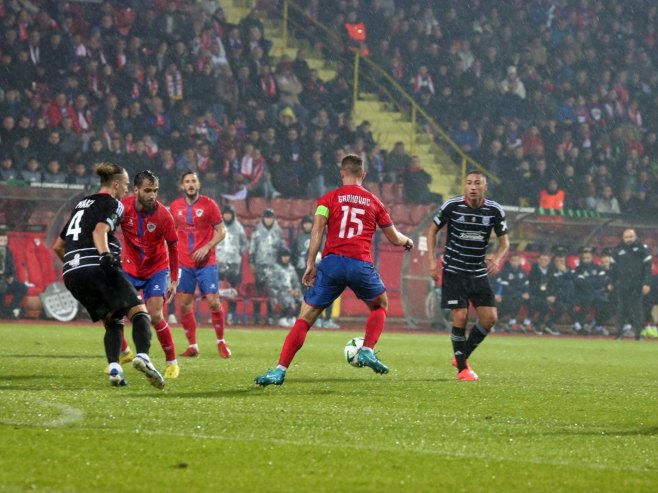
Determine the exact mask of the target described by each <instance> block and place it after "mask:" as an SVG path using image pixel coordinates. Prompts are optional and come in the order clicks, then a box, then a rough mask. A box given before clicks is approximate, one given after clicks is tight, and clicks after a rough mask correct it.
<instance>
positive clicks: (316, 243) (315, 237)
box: [302, 206, 329, 286]
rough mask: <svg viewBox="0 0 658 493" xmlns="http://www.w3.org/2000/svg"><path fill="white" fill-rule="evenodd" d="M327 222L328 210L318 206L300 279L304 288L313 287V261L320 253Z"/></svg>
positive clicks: (314, 271)
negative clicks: (303, 270)
mask: <svg viewBox="0 0 658 493" xmlns="http://www.w3.org/2000/svg"><path fill="white" fill-rule="evenodd" d="M328 221H329V209H327V208H326V207H325V206H319V207H318V210H317V211H316V212H315V217H314V218H313V229H311V241H310V244H309V247H308V257H307V259H306V271H305V272H304V276H303V277H302V283H303V284H304V285H305V286H313V282H314V281H315V273H316V270H315V259H316V257H317V255H318V252H319V251H320V246H321V245H322V239H323V238H324V228H326V227H327V222H328Z"/></svg>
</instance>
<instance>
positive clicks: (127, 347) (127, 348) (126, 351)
mask: <svg viewBox="0 0 658 493" xmlns="http://www.w3.org/2000/svg"><path fill="white" fill-rule="evenodd" d="M129 352H130V346H126V350H125V351H121V354H128V353H129Z"/></svg>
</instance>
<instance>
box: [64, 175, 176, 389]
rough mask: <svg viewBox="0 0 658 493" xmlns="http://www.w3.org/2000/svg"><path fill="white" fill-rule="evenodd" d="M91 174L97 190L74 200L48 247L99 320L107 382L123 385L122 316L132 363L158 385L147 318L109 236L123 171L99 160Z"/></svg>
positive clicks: (119, 210)
mask: <svg viewBox="0 0 658 493" xmlns="http://www.w3.org/2000/svg"><path fill="white" fill-rule="evenodd" d="M96 174H97V175H98V176H100V179H101V188H100V190H99V192H98V193H96V194H94V195H89V196H87V197H85V198H83V199H82V200H80V201H79V202H78V203H77V205H76V206H75V208H74V210H73V212H72V213H71V218H70V219H69V220H68V222H67V223H66V224H65V225H64V228H63V229H62V232H61V233H60V235H59V237H58V238H57V240H56V241H55V245H54V247H53V249H54V250H55V253H56V254H57V256H58V257H59V258H60V259H61V260H62V261H63V262H64V284H65V285H66V287H67V288H68V289H69V291H71V294H73V296H74V297H75V298H76V299H77V300H78V301H79V302H80V303H82V304H83V305H84V307H85V308H86V309H87V311H88V312H89V315H90V316H91V318H92V320H93V321H94V322H97V321H98V320H103V323H104V325H105V338H104V344H105V355H106V357H107V362H108V363H109V364H110V368H109V374H110V383H111V384H112V385H114V386H124V385H126V380H125V378H124V375H123V369H122V368H121V365H120V364H119V353H120V350H121V340H122V338H123V317H124V316H127V317H128V318H129V319H130V321H131V322H132V328H133V340H134V342H135V346H136V348H137V355H136V356H135V359H134V360H133V366H134V367H135V368H136V369H137V370H139V371H141V372H143V373H144V374H146V377H147V378H148V379H149V381H150V382H151V384H152V385H153V386H155V387H157V388H160V389H161V388H164V385H165V381H164V379H163V378H162V375H160V373H159V372H158V370H156V369H155V367H154V366H153V364H152V363H151V360H150V359H149V356H148V352H149V349H150V346H151V327H150V322H151V319H150V317H149V315H148V312H147V310H146V306H145V305H144V303H143V302H142V300H141V299H140V298H139V296H138V295H137V291H136V290H135V288H134V287H133V285H132V284H130V282H129V281H128V279H126V277H125V276H124V275H123V272H122V271H121V259H120V254H121V245H120V244H119V242H118V241H117V239H116V238H115V236H114V232H115V231H116V228H117V226H118V225H119V224H120V223H121V219H122V217H123V212H124V207H123V204H122V203H121V202H119V201H120V200H121V199H122V198H123V197H124V196H125V195H126V192H127V191H128V183H129V180H128V173H126V170H124V169H123V168H122V167H121V166H117V165H116V164H113V163H101V164H99V165H98V167H97V168H96Z"/></svg>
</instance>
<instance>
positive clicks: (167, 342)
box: [121, 171, 180, 378]
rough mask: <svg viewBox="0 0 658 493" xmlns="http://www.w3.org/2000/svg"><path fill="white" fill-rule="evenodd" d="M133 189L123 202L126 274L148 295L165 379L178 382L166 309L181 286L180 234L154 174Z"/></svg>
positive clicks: (138, 179)
mask: <svg viewBox="0 0 658 493" xmlns="http://www.w3.org/2000/svg"><path fill="white" fill-rule="evenodd" d="M133 185H134V188H133V192H134V195H133V196H131V197H126V198H124V199H123V200H122V203H123V206H124V211H125V212H124V218H123V222H122V223H121V230H122V232H123V239H124V246H125V255H124V257H123V262H122V266H123V271H124V273H125V275H126V277H127V278H128V280H129V281H130V282H131V283H132V285H133V286H135V289H137V290H138V291H140V290H141V291H142V292H143V293H144V300H145V302H146V308H147V309H148V312H149V315H150V316H151V324H152V325H153V328H154V329H155V334H156V335H157V337H158V341H160V345H161V346H162V350H163V351H164V353H165V358H166V366H165V372H164V376H165V378H177V377H178V375H179V373H180V369H179V367H178V362H177V361H176V348H175V347H174V339H173V337H172V335H171V328H170V327H169V324H167V321H166V320H165V318H164V316H163V314H162V307H163V305H164V301H165V300H169V299H170V298H171V297H172V296H173V295H174V293H175V291H176V286H177V285H178V234H177V233H176V226H175V225H174V219H173V217H171V214H170V213H169V211H168V210H167V208H166V207H165V206H164V205H163V204H161V203H160V202H158V200H157V197H158V191H159V180H158V177H157V176H155V175H154V174H153V173H152V172H151V171H140V172H139V173H137V174H136V175H135V178H134V180H133ZM126 352H129V348H128V347H127V343H126V342H125V338H124V344H123V347H122V353H123V354H124V355H125V354H126ZM122 360H123V359H122Z"/></svg>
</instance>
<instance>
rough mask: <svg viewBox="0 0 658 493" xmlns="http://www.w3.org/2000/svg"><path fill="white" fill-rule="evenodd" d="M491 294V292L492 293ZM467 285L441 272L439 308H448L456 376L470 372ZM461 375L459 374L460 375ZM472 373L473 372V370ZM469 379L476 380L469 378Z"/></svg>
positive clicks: (455, 276) (456, 276) (453, 276)
mask: <svg viewBox="0 0 658 493" xmlns="http://www.w3.org/2000/svg"><path fill="white" fill-rule="evenodd" d="M492 295H493V293H492ZM468 299H469V287H468V285H467V279H466V278H465V277H463V276H459V275H456V274H453V273H450V272H444V273H443V283H442V286H441V308H443V309H449V310H450V313H451V318H452V329H451V332H450V341H451V343H452V354H453V358H452V365H453V366H455V367H456V368H457V378H459V379H460V380H462V379H465V378H462V377H463V376H464V375H467V374H469V372H472V370H471V368H470V366H469V364H468V361H466V358H467V356H466V324H467V322H468ZM460 375H461V376H460ZM473 375H475V373H474V372H473ZM470 380H477V375H475V378H470Z"/></svg>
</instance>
